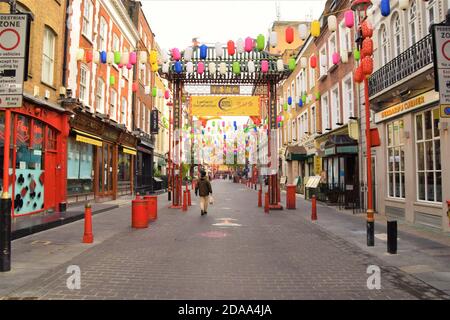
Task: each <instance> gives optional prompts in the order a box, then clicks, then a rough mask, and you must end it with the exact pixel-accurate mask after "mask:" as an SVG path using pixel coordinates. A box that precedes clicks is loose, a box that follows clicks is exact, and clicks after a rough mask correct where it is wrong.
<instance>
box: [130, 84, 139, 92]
mask: <svg viewBox="0 0 450 320" xmlns="http://www.w3.org/2000/svg"><path fill="white" fill-rule="evenodd" d="M131 88H132V91H133V92H137V91H138V84H137V82H133V85H132V87H131Z"/></svg>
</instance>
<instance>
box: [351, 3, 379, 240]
mask: <svg viewBox="0 0 450 320" xmlns="http://www.w3.org/2000/svg"><path fill="white" fill-rule="evenodd" d="M371 6H372V1H371V0H353V1H352V4H351V6H350V7H351V9H352V10H353V11H354V12H355V13H357V18H358V30H357V32H358V37H357V39H356V42H357V44H358V46H360V45H361V42H362V36H361V32H360V30H359V29H360V28H361V22H362V21H364V20H365V19H367V9H369V8H370V7H371ZM364 96H365V103H364V104H365V115H366V157H367V165H366V167H367V246H369V247H373V246H374V245H375V237H374V235H375V219H374V214H373V194H372V152H371V143H372V141H371V135H370V102H369V80H368V79H367V76H364Z"/></svg>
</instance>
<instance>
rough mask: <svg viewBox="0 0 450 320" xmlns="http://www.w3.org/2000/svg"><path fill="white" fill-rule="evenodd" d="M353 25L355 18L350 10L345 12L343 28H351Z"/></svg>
mask: <svg viewBox="0 0 450 320" xmlns="http://www.w3.org/2000/svg"><path fill="white" fill-rule="evenodd" d="M354 25H355V16H354V15H353V11H352V10H347V11H345V26H346V27H347V28H353V26H354Z"/></svg>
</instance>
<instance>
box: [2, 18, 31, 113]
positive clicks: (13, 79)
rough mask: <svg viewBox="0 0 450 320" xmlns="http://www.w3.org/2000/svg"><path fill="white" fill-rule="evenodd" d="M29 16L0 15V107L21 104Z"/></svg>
mask: <svg viewBox="0 0 450 320" xmlns="http://www.w3.org/2000/svg"><path fill="white" fill-rule="evenodd" d="M28 32H29V17H28V15H26V14H1V15H0V107H1V108H15V107H21V106H22V99H23V82H24V79H25V72H27V70H26V67H27V60H28V57H27V51H28Z"/></svg>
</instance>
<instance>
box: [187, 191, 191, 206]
mask: <svg viewBox="0 0 450 320" xmlns="http://www.w3.org/2000/svg"><path fill="white" fill-rule="evenodd" d="M187 198H188V206H192V199H191V190H188V191H187Z"/></svg>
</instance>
